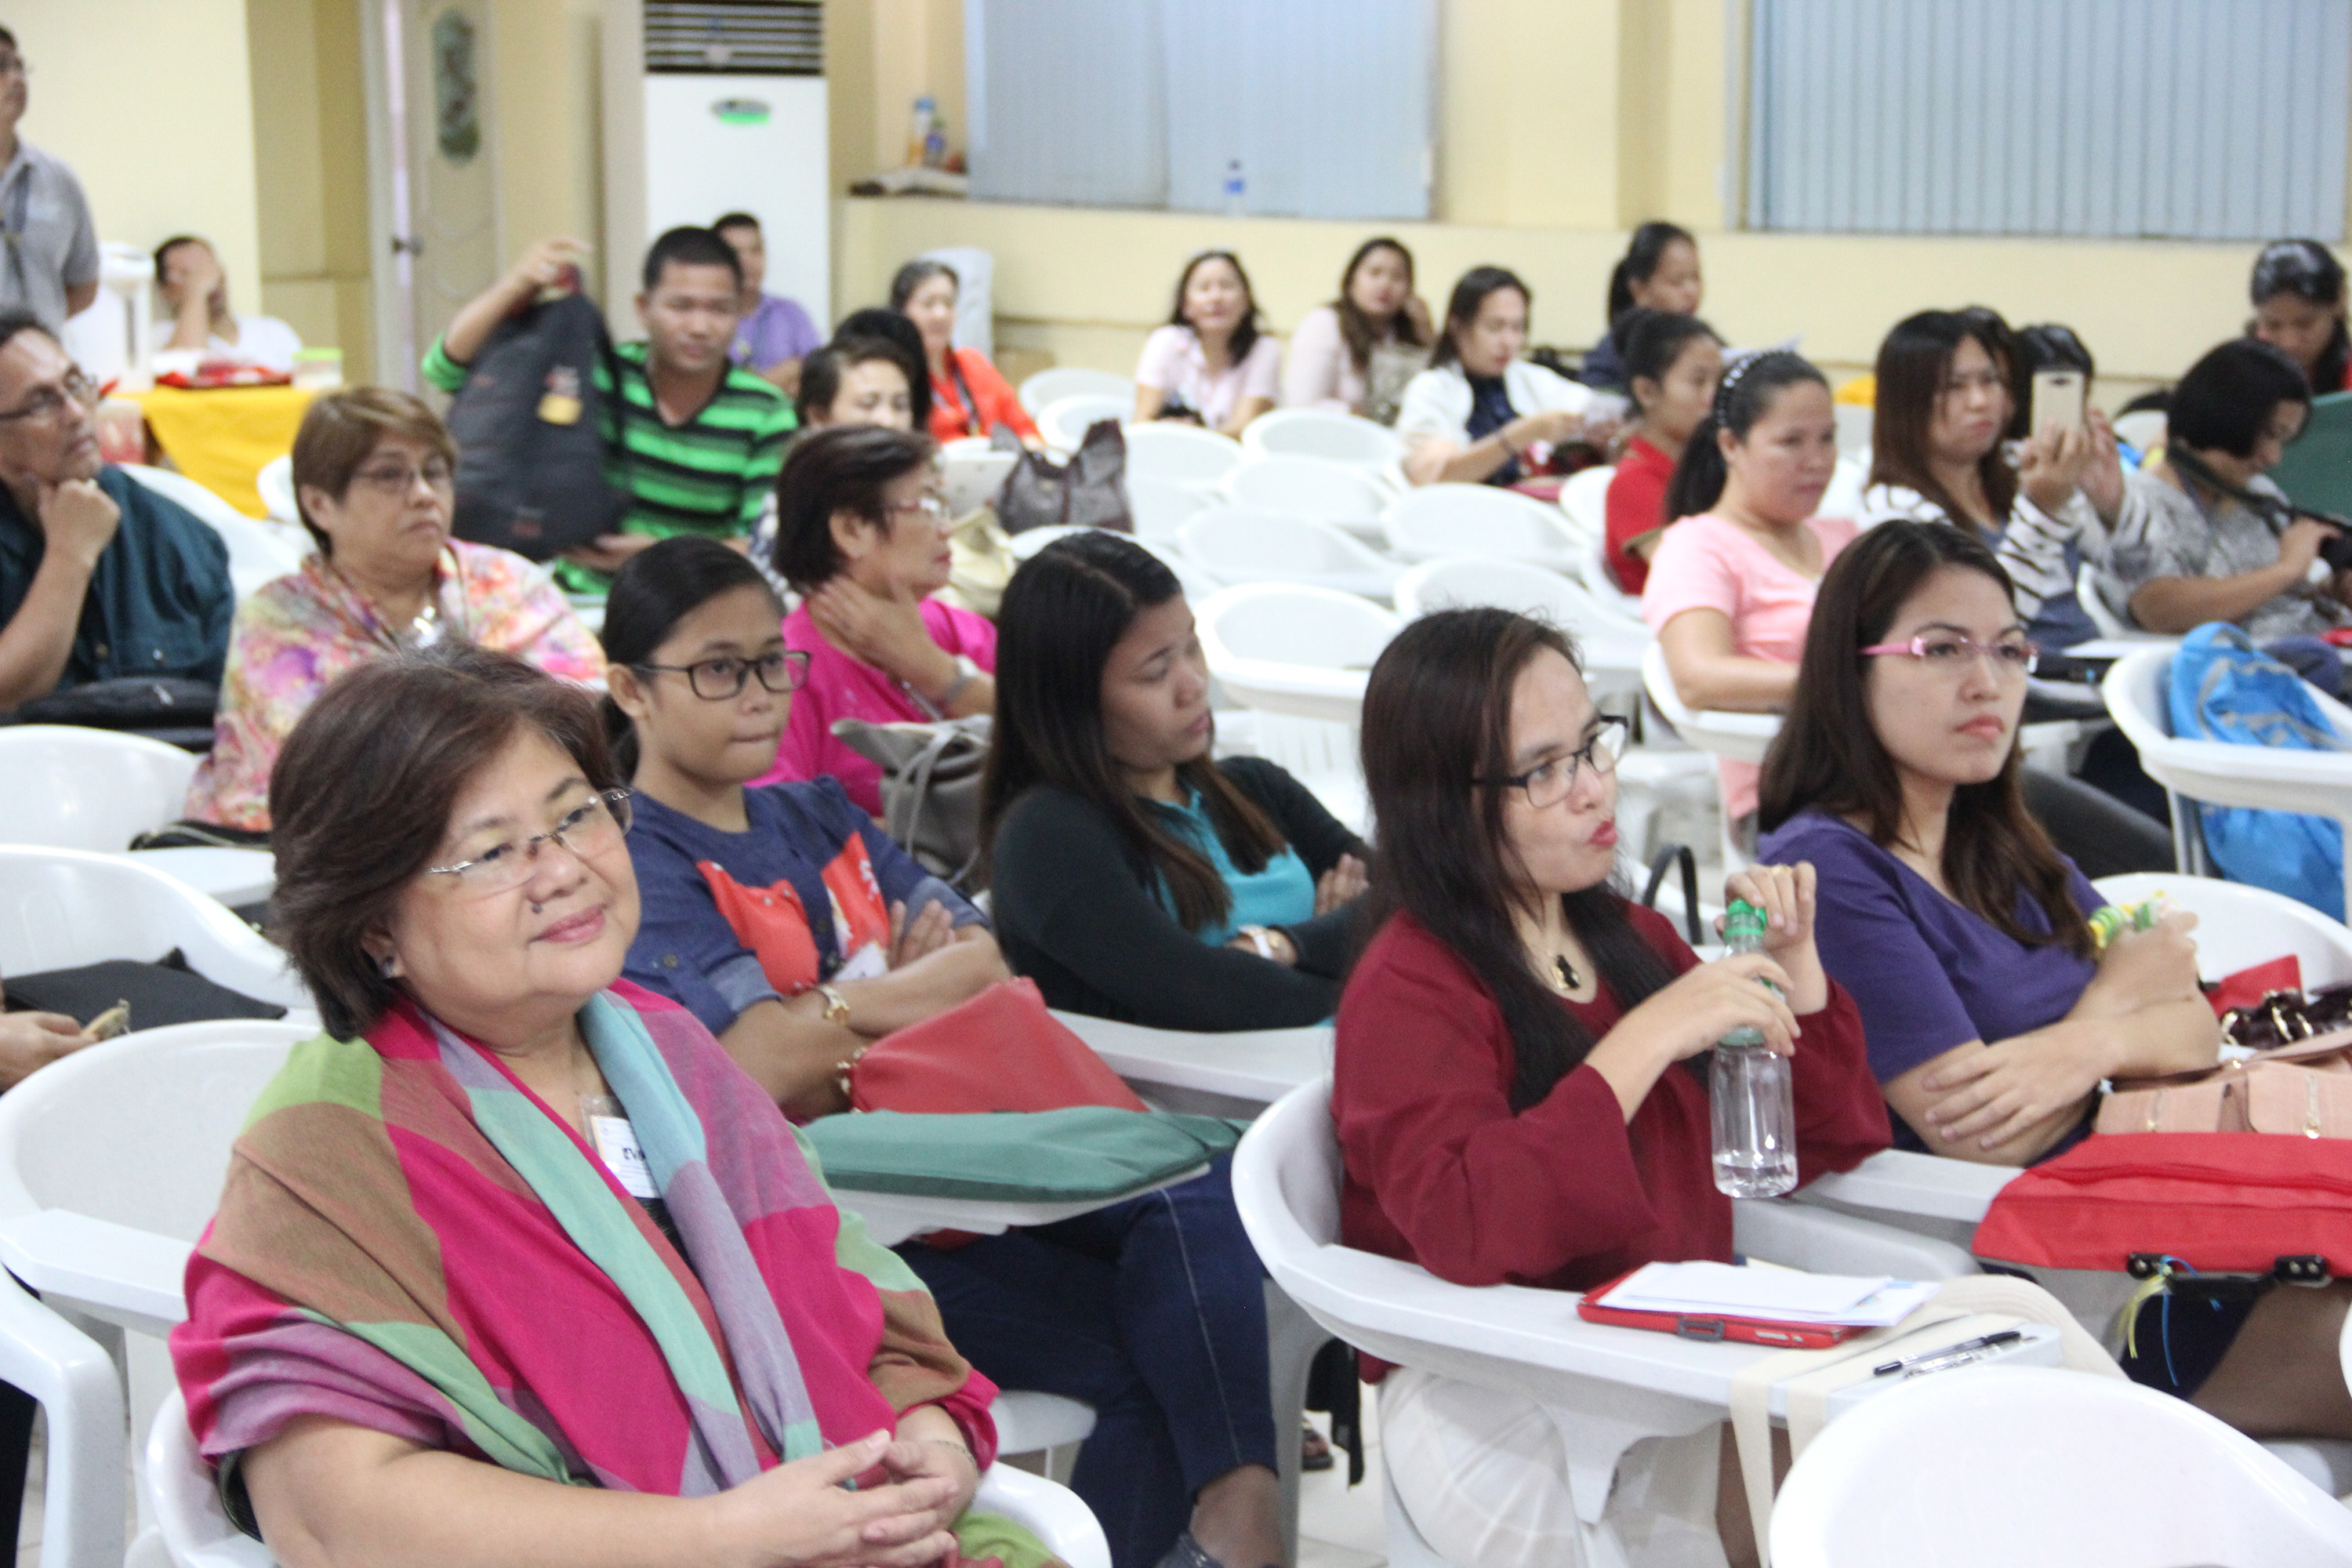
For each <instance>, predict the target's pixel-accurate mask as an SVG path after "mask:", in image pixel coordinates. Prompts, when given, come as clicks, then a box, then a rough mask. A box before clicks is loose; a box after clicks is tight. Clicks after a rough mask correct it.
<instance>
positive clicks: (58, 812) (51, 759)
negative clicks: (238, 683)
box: [0, 714, 277, 905]
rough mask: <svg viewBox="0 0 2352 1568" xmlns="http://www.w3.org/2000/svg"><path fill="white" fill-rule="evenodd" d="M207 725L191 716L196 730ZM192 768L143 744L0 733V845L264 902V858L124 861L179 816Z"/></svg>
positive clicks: (270, 878)
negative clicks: (70, 852)
mask: <svg viewBox="0 0 2352 1568" xmlns="http://www.w3.org/2000/svg"><path fill="white" fill-rule="evenodd" d="M209 717H210V715H208V714H207V715H201V716H198V718H197V719H196V722H198V723H202V722H204V721H205V720H206V719H209ZM195 772H196V759H195V758H194V757H193V756H191V755H190V754H189V753H187V752H184V751H181V750H180V749H179V748H178V747H177V746H167V745H165V744H163V742H161V741H156V740H152V739H150V738H149V737H147V736H145V735H132V734H126V733H123V732H121V731H113V730H89V729H83V728H81V727H79V726H77V725H69V724H14V725H9V726H6V727H5V728H0V801H5V802H7V803H8V804H7V810H6V812H5V814H0V842H5V843H10V844H22V845H31V846H37V847H45V848H50V849H80V850H89V851H93V852H96V853H98V854H100V855H104V856H106V857H108V858H115V859H124V860H133V861H137V862H139V863H141V864H142V865H145V866H148V867H152V868H154V869H156V870H158V871H161V872H163V873H166V874H168V875H170V876H171V877H173V879H176V880H178V881H179V882H181V883H183V884H184V885H185V886H187V887H189V888H191V889H194V890H195V891H197V892H200V893H204V894H206V895H209V896H210V897H212V898H215V899H217V900H220V901H221V902H223V903H226V904H231V905H235V904H247V903H253V902H256V901H257V900H262V899H266V898H268V896H269V890H270V889H271V888H272V887H273V886H275V885H276V882H277V874H276V871H275V869H274V866H275V862H274V861H273V859H272V858H271V856H270V853H269V851H268V850H267V849H229V848H208V847H201V848H182V849H142V850H137V851H133V850H132V849H131V840H132V839H133V838H135V837H138V836H139V835H141V834H142V833H151V832H152V831H154V830H155V829H156V828H159V827H162V826H164V825H165V824H167V823H172V822H176V821H178V820H179V819H180V818H181V817H182V816H184V815H185V814H186V810H187V799H188V783H189V781H190V780H191V779H192V778H194V776H195Z"/></svg>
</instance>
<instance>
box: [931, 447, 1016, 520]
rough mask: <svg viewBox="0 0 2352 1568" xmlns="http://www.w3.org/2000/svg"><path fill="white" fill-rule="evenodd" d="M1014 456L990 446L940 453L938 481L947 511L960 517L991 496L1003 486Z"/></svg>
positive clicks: (951, 515)
mask: <svg viewBox="0 0 2352 1568" xmlns="http://www.w3.org/2000/svg"><path fill="white" fill-rule="evenodd" d="M1018 460H1019V459H1018V458H1017V457H1016V456H1015V454H1013V453H1011V452H999V451H993V450H982V451H979V452H948V453H942V454H941V455H940V486H941V488H942V489H943V490H944V491H945V493H946V496H947V503H948V515H949V516H950V517H961V516H963V515H964V514H965V513H966V512H969V511H971V510H973V509H974V508H976V507H981V506H984V505H986V504H987V503H988V502H990V501H992V500H995V499H996V495H997V492H998V491H999V490H1002V489H1003V488H1004V476H1005V475H1007V474H1009V473H1011V472H1012V471H1013V464H1014V463H1015V462H1016V461H1018Z"/></svg>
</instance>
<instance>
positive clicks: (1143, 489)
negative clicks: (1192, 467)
mask: <svg viewBox="0 0 2352 1568" xmlns="http://www.w3.org/2000/svg"><path fill="white" fill-rule="evenodd" d="M1213 504H1215V502H1214V498H1213V497H1212V496H1210V495H1208V494H1206V493H1205V492H1203V491H1202V489H1201V488H1200V487H1199V486H1197V485H1186V484H1179V483H1177V482H1176V481H1175V480H1173V479H1154V478H1152V477H1150V476H1149V475H1138V474H1129V476H1128V477H1127V509H1128V512H1129V515H1130V516H1131V517H1133V518H1134V519H1135V536H1136V537H1137V538H1138V539H1146V540H1167V541H1173V540H1174V539H1175V537H1176V531H1177V530H1178V529H1180V528H1181V527H1183V526H1184V520H1185V519H1186V518H1188V517H1191V516H1192V514H1193V513H1194V512H1196V511H1199V510H1202V509H1203V508H1205V507H1208V506H1212V505H1213Z"/></svg>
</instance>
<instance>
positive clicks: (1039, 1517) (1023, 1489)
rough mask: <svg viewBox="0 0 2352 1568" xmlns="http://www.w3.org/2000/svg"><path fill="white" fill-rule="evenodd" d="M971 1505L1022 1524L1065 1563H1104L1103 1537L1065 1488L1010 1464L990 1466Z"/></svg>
mask: <svg viewBox="0 0 2352 1568" xmlns="http://www.w3.org/2000/svg"><path fill="white" fill-rule="evenodd" d="M971 1506H972V1507H974V1508H976V1509H980V1510H983V1511H985V1512H988V1513H1000V1514H1003V1516H1004V1517H1005V1518H1007V1519H1009V1520H1011V1521H1013V1522H1014V1523H1015V1524H1018V1525H1022V1526H1024V1527H1025V1528H1026V1529H1027V1530H1028V1531H1029V1532H1030V1533H1031V1534H1032V1535H1034V1536H1035V1537H1036V1538H1037V1539H1038V1540H1039V1541H1040V1542H1044V1543H1045V1549H1046V1550H1047V1551H1048V1552H1052V1553H1053V1554H1054V1555H1055V1556H1056V1557H1058V1558H1060V1559H1061V1560H1062V1561H1063V1562H1064V1563H1067V1564H1069V1568H1110V1540H1109V1538H1108V1536H1106V1535H1104V1534H1103V1528H1102V1525H1101V1524H1100V1523H1099V1522H1098V1521H1097V1520H1096V1519H1095V1516H1094V1513H1093V1511H1092V1510H1089V1509H1088V1508H1087V1505H1086V1504H1085V1503H1083V1502H1080V1501H1079V1500H1078V1494H1077V1493H1076V1492H1074V1491H1072V1490H1070V1489H1068V1488H1067V1487H1064V1486H1058V1485H1056V1484H1055V1483H1054V1482H1052V1481H1049V1480H1047V1479H1045V1478H1044V1477H1043V1476H1033V1475H1031V1474H1030V1473H1029V1472H1028V1471H1026V1470H1016V1469H1014V1468H1013V1467H1012V1466H1010V1465H991V1466H990V1467H989V1468H988V1473H987V1474H986V1475H984V1476H982V1477H981V1479H980V1490H979V1491H978V1493H976V1494H975V1495H974V1496H973V1498H972V1500H971Z"/></svg>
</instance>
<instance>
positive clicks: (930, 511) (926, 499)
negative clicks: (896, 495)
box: [882, 496, 948, 522]
mask: <svg viewBox="0 0 2352 1568" xmlns="http://www.w3.org/2000/svg"><path fill="white" fill-rule="evenodd" d="M882 510H883V512H884V513H885V515H895V514H897V513H898V512H902V511H919V512H921V513H922V514H923V515H924V516H925V517H928V518H929V519H930V520H931V521H933V522H945V521H947V520H948V503H947V499H946V498H945V497H944V496H918V497H916V498H915V499H914V500H886V501H884V502H883V503H882Z"/></svg>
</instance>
